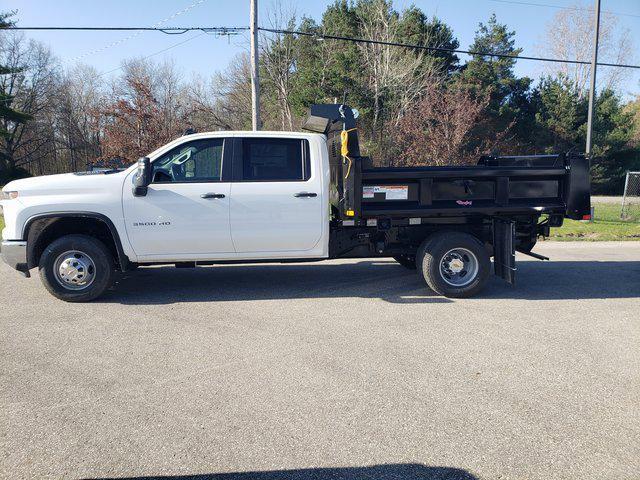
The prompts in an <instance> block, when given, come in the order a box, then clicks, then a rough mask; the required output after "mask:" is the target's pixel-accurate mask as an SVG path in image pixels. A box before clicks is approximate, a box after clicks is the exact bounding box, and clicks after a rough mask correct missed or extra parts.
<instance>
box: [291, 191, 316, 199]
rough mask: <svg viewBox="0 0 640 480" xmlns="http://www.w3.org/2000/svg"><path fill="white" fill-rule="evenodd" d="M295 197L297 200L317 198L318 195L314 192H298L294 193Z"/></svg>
mask: <svg viewBox="0 0 640 480" xmlns="http://www.w3.org/2000/svg"><path fill="white" fill-rule="evenodd" d="M293 196H294V197H297V198H304V197H317V196H318V194H317V193H313V192H298V193H294V194H293Z"/></svg>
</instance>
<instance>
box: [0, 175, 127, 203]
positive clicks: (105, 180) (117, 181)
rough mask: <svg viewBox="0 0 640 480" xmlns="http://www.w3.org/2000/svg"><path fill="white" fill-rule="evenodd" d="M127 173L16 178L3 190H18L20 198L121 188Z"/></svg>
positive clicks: (77, 193)
mask: <svg viewBox="0 0 640 480" xmlns="http://www.w3.org/2000/svg"><path fill="white" fill-rule="evenodd" d="M125 175H126V172H125V171H121V172H114V173H108V172H86V173H85V172H82V173H63V174H59V175H45V176H42V177H30V178H22V179H20V180H14V181H12V182H9V183H8V184H7V185H5V186H4V188H3V189H2V190H4V191H17V192H18V194H19V196H20V197H19V198H22V197H28V196H36V195H60V194H63V195H64V194H76V195H82V194H83V193H91V192H95V191H96V189H98V190H102V189H111V188H119V186H120V185H121V183H122V180H123V178H124V176H125Z"/></svg>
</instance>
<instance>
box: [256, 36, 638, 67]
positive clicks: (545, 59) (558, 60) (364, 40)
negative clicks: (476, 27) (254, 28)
mask: <svg viewBox="0 0 640 480" xmlns="http://www.w3.org/2000/svg"><path fill="white" fill-rule="evenodd" d="M260 30H262V31H264V32H271V33H280V34H283V35H304V36H307V37H314V38H318V39H327V40H342V41H346V42H353V43H368V44H374V45H387V46H390V47H404V48H411V49H414V50H427V51H430V52H441V53H462V54H465V55H479V56H481V57H496V58H513V59H515V60H535V61H539V62H554V63H570V64H574V65H591V62H587V61H584V60H566V59H561V58H548V57H530V56H526V55H514V54H509V53H493V52H478V51H472V50H459V49H454V48H443V47H427V46H425V45H413V44H408V43H400V42H386V41H383V40H371V39H367V38H356V37H344V36H341V35H327V34H321V33H312V32H301V31H297V30H282V29H277V28H263V27H260ZM598 65H601V66H605V67H621V68H637V69H640V65H628V64H622V63H598Z"/></svg>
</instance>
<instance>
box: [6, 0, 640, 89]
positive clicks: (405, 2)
mask: <svg viewBox="0 0 640 480" xmlns="http://www.w3.org/2000/svg"><path fill="white" fill-rule="evenodd" d="M512 1H514V2H520V3H505V2H504V0H414V1H409V0H396V1H395V2H394V5H395V7H396V9H398V10H402V9H403V8H406V7H408V6H410V5H411V4H415V5H416V6H418V7H419V8H421V9H422V10H423V11H424V12H425V13H427V14H428V15H429V16H432V15H435V16H437V17H439V18H440V19H442V20H443V21H444V22H446V23H447V24H448V25H449V26H450V27H451V28H452V29H453V32H454V34H455V36H456V37H457V38H458V40H459V41H460V47H461V48H467V47H468V46H469V45H470V44H471V43H472V41H473V37H474V33H475V31H476V30H477V28H478V23H479V22H482V21H486V20H487V19H488V18H489V16H490V15H491V14H492V13H496V15H497V18H498V21H500V22H501V23H506V24H507V25H508V27H509V28H510V29H511V30H515V31H516V45H517V46H518V47H521V48H522V49H523V53H522V55H534V56H536V55H539V54H540V53H541V52H540V50H539V48H538V45H540V43H541V41H542V37H543V33H544V31H545V28H546V27H547V25H549V24H551V23H552V19H553V16H554V14H555V13H557V12H558V8H557V7H567V6H571V5H575V2H574V1H573V0H512ZM587 1H588V3H589V5H591V3H592V2H591V1H589V0H583V4H584V5H585V6H586V5H587ZM601 1H602V9H603V10H608V11H611V12H615V13H618V14H619V13H621V14H625V15H618V18H619V22H620V26H622V27H626V28H628V29H629V30H630V31H631V36H632V41H633V44H634V50H635V54H634V58H631V59H628V62H629V63H634V64H638V63H640V0H601ZM331 3H333V2H332V1H320V0H302V1H298V2H295V1H293V0H281V4H283V5H284V6H286V7H287V8H292V9H293V10H294V11H295V12H296V13H297V15H298V17H301V16H303V15H306V16H310V17H312V18H315V19H317V20H319V19H320V17H321V15H322V12H323V11H324V10H325V8H326V6H327V5H329V4H331ZM526 3H537V4H544V5H546V6H536V5H526ZM273 8H274V0H260V1H259V15H258V20H259V24H261V25H266V24H267V21H268V18H267V17H268V14H269V12H270V11H272V10H273ZM0 10H2V11H6V10H16V11H17V15H16V17H15V18H17V20H18V25H21V26H246V25H248V23H249V0H240V1H223V0H155V1H154V0H108V1H104V0H100V1H98V0H83V1H82V2H79V1H77V0H56V1H51V0H3V2H2V7H0ZM26 35H27V36H28V37H29V38H33V39H37V40H40V41H42V42H43V43H45V44H47V45H49V46H50V47H51V49H52V51H53V52H54V54H55V55H56V56H57V57H58V58H59V59H60V60H61V61H62V63H63V64H64V65H65V66H73V65H74V64H75V63H78V62H81V63H86V64H89V65H93V66H94V67H95V68H96V69H97V70H98V71H100V72H103V73H105V75H109V76H112V75H117V74H118V68H119V67H120V66H121V62H122V61H123V60H125V59H128V58H135V57H150V58H152V59H154V60H158V61H163V60H171V61H173V62H174V63H175V65H176V66H177V67H178V68H179V69H180V70H182V71H183V72H184V75H185V78H190V76H191V74H192V73H194V72H195V73H197V74H200V75H202V76H204V77H209V76H210V75H212V74H213V73H214V72H216V71H221V70H224V68H225V67H226V66H227V64H228V62H229V61H230V60H231V59H232V58H233V57H234V56H235V55H237V54H239V53H241V52H243V51H248V48H249V42H248V35H247V34H241V35H238V36H235V37H219V36H216V35H213V34H203V33H201V32H188V33H185V34H184V35H164V34H162V33H160V32H142V33H136V32H122V31H120V32H69V31H57V32H55V31H39V32H34V31H29V32H26ZM464 58H465V57H464V56H461V59H464ZM586 60H590V59H586ZM600 60H601V61H607V60H609V61H613V59H606V58H601V59H600ZM544 67H545V64H544V63H542V62H533V61H525V60H520V61H518V63H517V64H516V73H517V74H518V75H521V76H524V75H526V76H529V77H531V78H539V77H540V75H542V74H543V73H544ZM621 90H622V93H623V94H624V96H625V97H626V98H630V97H631V96H635V95H638V94H640V70H633V71H632V75H631V76H630V77H629V78H628V79H627V80H626V81H625V82H624V83H623V85H622V86H621Z"/></svg>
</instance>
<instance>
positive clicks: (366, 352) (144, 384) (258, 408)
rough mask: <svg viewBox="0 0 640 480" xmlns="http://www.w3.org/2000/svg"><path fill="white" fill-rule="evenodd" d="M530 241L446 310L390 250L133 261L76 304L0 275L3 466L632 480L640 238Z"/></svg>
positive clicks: (222, 476)
mask: <svg viewBox="0 0 640 480" xmlns="http://www.w3.org/2000/svg"><path fill="white" fill-rule="evenodd" d="M537 251H538V252H539V253H542V254H545V255H548V256H550V257H552V261H551V262H539V261H535V260H529V259H527V258H526V257H525V258H521V259H520V263H519V272H518V282H519V285H517V286H516V287H515V288H513V287H509V286H507V285H505V284H504V283H503V282H502V281H500V280H498V279H494V280H492V281H491V284H490V285H489V288H488V289H487V291H486V292H485V293H484V294H483V295H482V296H481V297H479V298H475V299H468V300H455V301H454V300H448V299H445V298H440V297H436V296H433V295H432V294H431V293H429V291H428V290H427V289H426V288H425V287H424V286H423V285H422V284H421V283H420V282H419V281H418V280H417V278H416V276H415V274H414V273H411V272H408V271H407V270H405V269H403V268H402V267H400V266H399V265H397V264H395V263H394V262H392V261H390V260H380V261H369V260H348V261H331V262H324V263H317V264H308V265H293V264H289V265H249V266H216V267H211V268H198V269H195V270H185V269H182V270H174V269H171V268H164V267H163V268H148V269H141V270H140V271H138V272H134V273H132V274H129V275H128V276H127V277H126V278H123V279H122V280H121V281H120V282H119V283H118V284H117V285H116V286H115V287H114V288H113V289H112V290H111V291H110V292H109V293H108V295H107V296H106V297H105V298H104V299H102V300H101V301H98V302H95V303H91V304H84V305H74V304H65V303H62V302H60V301H57V300H55V299H54V298H53V297H50V296H49V295H48V294H47V293H46V292H45V290H44V288H43V287H42V286H41V285H40V282H39V280H38V279H37V278H32V279H29V280H27V279H23V278H22V277H20V276H19V275H18V274H17V273H15V272H12V271H10V270H9V269H8V268H7V267H6V266H4V265H3V266H0V274H1V275H2V280H1V281H0V476H1V477H3V478H8V479H9V478H10V479H19V478H25V479H26V478H92V479H98V478H140V477H142V478H147V477H154V476H166V477H167V478H182V479H185V478H190V479H197V480H203V479H207V478H211V479H217V480H229V479H243V480H246V479H258V480H274V479H285V478H287V479H288V478H296V479H307V478H316V479H324V478H331V479H342V478H344V479H367V478H368V479H396V480H398V479H400V480H408V479H411V480H415V479H464V480H475V479H503V480H504V479H545V480H546V479H551V478H553V479H563V478H567V479H576V478H580V479H617V480H620V479H637V478H638V477H639V475H640V474H639V472H640V408H639V406H640V348H638V347H639V345H640V314H639V312H640V298H639V296H640V242H628V243H596V244H587V243H562V244H559V243H555V242H554V243H551V242H546V243H544V244H542V245H540V247H539V248H538V249H537ZM36 277H37V276H36Z"/></svg>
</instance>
